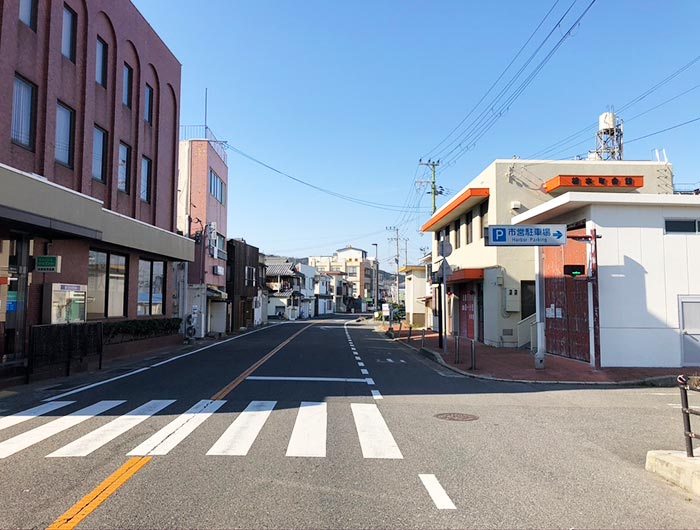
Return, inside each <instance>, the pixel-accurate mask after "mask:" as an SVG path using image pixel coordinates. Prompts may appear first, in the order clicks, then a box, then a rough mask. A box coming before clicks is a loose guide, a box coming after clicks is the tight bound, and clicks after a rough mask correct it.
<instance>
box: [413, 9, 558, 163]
mask: <svg viewBox="0 0 700 530" xmlns="http://www.w3.org/2000/svg"><path fill="white" fill-rule="evenodd" d="M559 1H560V0H556V1H555V2H554V5H553V6H552V7H551V8H550V9H549V11H547V14H546V15H545V16H544V18H543V19H542V20H541V21H540V23H539V24H538V25H537V27H536V28H535V30H534V31H533V32H532V33H531V34H530V36H529V37H528V39H527V40H526V41H525V44H523V45H522V46H521V47H520V49H519V50H518V53H516V54H515V57H513V59H511V61H510V62H509V63H508V66H506V67H505V68H504V69H503V71H502V72H501V74H500V75H499V76H498V78H497V79H496V80H495V81H494V82H493V84H492V85H491V86H490V87H489V89H488V90H487V91H486V92H485V93H484V95H483V96H481V99H480V100H479V101H477V102H476V105H474V106H473V107H472V108H471V110H470V111H469V112H468V113H467V115H466V116H465V117H464V118H462V121H460V122H459V123H458V124H457V126H456V127H455V128H454V129H452V130H451V131H450V132H449V133H448V134H447V136H445V137H444V138H443V139H442V140H441V141H440V142H439V143H438V144H437V145H436V146H435V147H433V148H432V149H431V150H430V151H428V152H427V153H426V154H424V155H423V156H422V157H421V158H428V157H429V156H431V155H432V153H433V151H435V150H436V149H437V148H438V147H440V146H441V145H442V144H443V143H445V142H446V141H447V140H448V139H449V138H450V136H452V135H453V134H454V133H455V132H456V131H457V130H458V129H459V128H460V127H461V126H462V124H463V123H464V122H465V121H467V119H468V118H469V116H471V115H472V114H473V113H474V111H475V110H476V109H477V108H478V107H479V105H481V103H482V102H483V101H484V99H486V97H487V96H488V95H489V94H490V93H491V91H492V90H493V89H494V88H495V87H496V85H497V84H498V83H499V82H500V80H501V79H503V76H504V75H505V74H506V72H507V71H508V70H509V69H510V67H511V66H513V63H515V61H516V60H517V59H518V57H520V54H521V53H522V52H523V50H525V47H526V46H527V45H528V44H530V41H531V40H532V39H533V37H534V36H535V34H536V33H537V32H538V31H539V30H540V28H541V27H542V24H544V22H545V20H547V18H548V17H549V15H550V14H551V12H552V11H553V10H554V8H555V7H556V6H557V4H558V3H559Z"/></svg>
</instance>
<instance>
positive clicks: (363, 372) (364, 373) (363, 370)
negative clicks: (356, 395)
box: [360, 368, 369, 375]
mask: <svg viewBox="0 0 700 530" xmlns="http://www.w3.org/2000/svg"><path fill="white" fill-rule="evenodd" d="M360 373H361V374H362V375H369V372H368V371H367V370H365V369H364V368H362V369H361V370H360Z"/></svg>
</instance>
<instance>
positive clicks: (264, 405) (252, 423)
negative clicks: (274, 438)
mask: <svg viewBox="0 0 700 530" xmlns="http://www.w3.org/2000/svg"><path fill="white" fill-rule="evenodd" d="M276 404H277V402H276V401H251V402H250V405H248V406H247V407H246V409H245V410H244V411H243V412H241V413H240V414H239V415H238V417H237V418H236V419H235V420H234V421H233V423H232V424H231V425H230V426H229V428H228V429H226V431H225V432H224V434H222V435H221V438H219V439H218V440H217V441H216V443H214V445H213V446H212V447H211V449H209V451H207V454H208V455H235V456H245V455H247V454H248V451H249V450H250V448H251V446H252V445H253V442H254V441H255V439H256V438H257V437H258V434H259V433H260V430H261V429H262V428H263V425H265V422H266V421H267V418H268V417H269V416H270V414H271V413H272V409H274V408H275V405H276Z"/></svg>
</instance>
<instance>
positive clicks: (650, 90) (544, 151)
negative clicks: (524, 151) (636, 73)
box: [526, 55, 700, 159]
mask: <svg viewBox="0 0 700 530" xmlns="http://www.w3.org/2000/svg"><path fill="white" fill-rule="evenodd" d="M698 61H700V55H698V56H697V57H695V58H694V59H692V60H691V61H689V62H688V63H686V64H684V65H683V66H681V67H680V68H678V69H677V70H675V71H674V72H672V73H671V74H669V75H668V76H666V77H665V78H664V79H662V80H661V81H659V82H658V83H656V84H655V85H653V86H652V87H650V88H648V89H647V90H645V91H644V92H642V93H641V94H639V95H638V96H636V97H634V98H632V99H631V100H630V101H628V102H627V103H625V104H624V105H622V107H620V108H619V109H618V110H617V112H618V113H622V112H624V111H625V110H627V109H629V108H630V107H632V106H634V105H636V104H637V103H639V102H640V101H642V100H643V99H645V98H646V97H648V96H649V95H650V94H652V93H653V92H655V91H656V90H659V89H660V88H661V87H663V86H664V85H666V84H668V83H669V82H671V81H672V80H673V79H675V78H676V77H678V76H679V75H680V74H682V73H683V72H685V71H686V70H687V69H689V68H690V67H691V66H693V65H694V64H696V63H697V62H698ZM695 88H697V87H693V88H692V89H690V90H694V89H695ZM690 90H688V91H686V92H683V93H682V94H679V95H678V96H676V97H680V96H681V95H684V94H686V93H687V92H690ZM673 99H674V98H671V99H670V100H668V101H672V100H673ZM668 101H667V102H668ZM659 106H661V105H659ZM654 108H658V106H657V107H654ZM649 110H650V111H651V110H653V109H649ZM640 115H641V114H638V115H637V116H634V118H636V117H638V116H640ZM632 119H633V118H630V119H628V120H626V121H630V120H632ZM597 125H598V123H597V122H593V123H591V124H590V125H587V126H586V127H584V128H583V129H581V130H579V131H577V132H575V133H573V134H570V135H569V136H567V137H566V138H563V139H561V140H558V141H557V142H555V143H553V144H552V145H550V146H549V147H545V148H544V149H540V150H539V151H537V152H536V153H534V154H532V155H528V156H527V157H526V158H529V159H533V158H537V157H543V156H553V155H551V153H552V152H553V151H556V152H561V150H558V149H559V147H561V146H563V145H564V144H566V143H568V142H569V141H571V140H573V139H575V138H578V137H579V136H581V135H582V134H584V133H588V132H590V131H592V130H594V129H595V128H596V127H597ZM581 143H582V142H579V143H577V144H574V145H571V146H569V147H566V148H563V149H566V150H568V149H570V148H571V147H575V146H576V145H580V144H581ZM555 154H556V153H555Z"/></svg>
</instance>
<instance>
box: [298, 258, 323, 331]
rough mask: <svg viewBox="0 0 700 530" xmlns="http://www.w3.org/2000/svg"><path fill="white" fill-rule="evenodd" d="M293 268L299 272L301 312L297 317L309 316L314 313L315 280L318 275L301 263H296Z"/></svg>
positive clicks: (313, 269) (311, 268)
mask: <svg viewBox="0 0 700 530" xmlns="http://www.w3.org/2000/svg"><path fill="white" fill-rule="evenodd" d="M295 268H296V271H297V272H298V273H300V274H301V307H300V311H301V312H300V314H299V317H300V318H310V317H313V316H315V314H316V313H315V310H316V287H315V282H316V278H317V277H318V271H317V270H316V269H315V268H313V267H309V266H308V265H304V264H303V263H297V264H296V267H295Z"/></svg>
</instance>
